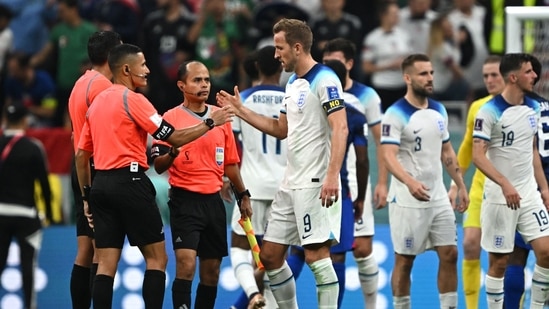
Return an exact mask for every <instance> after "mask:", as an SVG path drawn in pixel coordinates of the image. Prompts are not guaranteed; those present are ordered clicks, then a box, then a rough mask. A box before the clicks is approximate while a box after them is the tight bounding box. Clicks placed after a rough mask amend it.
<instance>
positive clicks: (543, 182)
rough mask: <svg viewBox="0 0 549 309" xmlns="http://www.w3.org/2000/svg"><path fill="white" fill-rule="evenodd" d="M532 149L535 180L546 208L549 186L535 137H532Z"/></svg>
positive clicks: (548, 202)
mask: <svg viewBox="0 0 549 309" xmlns="http://www.w3.org/2000/svg"><path fill="white" fill-rule="evenodd" d="M533 151H534V153H533V161H534V162H533V163H534V177H535V178H536V182H537V184H538V188H539V192H540V194H541V197H542V199H543V203H544V204H545V207H546V208H549V187H548V185H547V178H545V172H544V170H543V165H542V164H541V158H540V155H539V151H538V141H537V138H534V146H533Z"/></svg>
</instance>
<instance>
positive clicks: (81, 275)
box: [70, 264, 91, 309]
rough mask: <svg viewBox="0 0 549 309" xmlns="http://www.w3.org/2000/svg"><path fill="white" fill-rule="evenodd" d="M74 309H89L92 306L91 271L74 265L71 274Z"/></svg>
mask: <svg viewBox="0 0 549 309" xmlns="http://www.w3.org/2000/svg"><path fill="white" fill-rule="evenodd" d="M70 288H71V300H72V308H74V309H88V308H90V305H91V288H90V269H89V268H87V267H83V266H80V265H76V264H74V265H73V266H72V272H71V282H70Z"/></svg>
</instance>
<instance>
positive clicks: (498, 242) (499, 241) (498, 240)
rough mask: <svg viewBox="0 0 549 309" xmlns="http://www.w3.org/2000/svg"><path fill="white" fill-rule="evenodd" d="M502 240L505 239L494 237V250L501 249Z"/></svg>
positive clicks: (499, 236)
mask: <svg viewBox="0 0 549 309" xmlns="http://www.w3.org/2000/svg"><path fill="white" fill-rule="evenodd" d="M504 239H505V237H503V236H501V235H496V236H494V247H496V248H501V247H503V240H504Z"/></svg>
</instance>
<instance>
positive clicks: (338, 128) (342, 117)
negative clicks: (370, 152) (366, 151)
mask: <svg viewBox="0 0 549 309" xmlns="http://www.w3.org/2000/svg"><path fill="white" fill-rule="evenodd" d="M325 104H328V105H329V102H328V103H325ZM325 110H326V113H327V114H328V125H329V126H330V128H331V129H332V135H331V137H330V141H331V145H330V162H329V163H328V171H327V172H326V178H325V179H324V183H323V184H322V191H321V192H320V199H321V201H322V206H326V207H330V206H332V204H333V202H334V201H332V200H331V197H332V196H335V201H337V199H338V198H339V172H340V170H341V165H342V163H343V159H344V158H345V149H346V148H347V145H346V143H347V135H348V134H349V129H348V126H347V115H346V112H345V107H344V105H343V104H341V105H338V106H336V107H334V108H331V109H325Z"/></svg>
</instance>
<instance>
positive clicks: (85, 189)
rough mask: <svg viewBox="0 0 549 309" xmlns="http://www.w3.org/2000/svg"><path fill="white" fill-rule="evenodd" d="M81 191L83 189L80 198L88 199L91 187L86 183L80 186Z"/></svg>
mask: <svg viewBox="0 0 549 309" xmlns="http://www.w3.org/2000/svg"><path fill="white" fill-rule="evenodd" d="M82 191H84V195H82V200H83V201H88V199H89V198H90V191H91V187H90V186H88V185H85V186H83V187H82Z"/></svg>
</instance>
